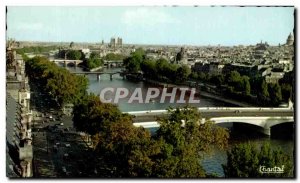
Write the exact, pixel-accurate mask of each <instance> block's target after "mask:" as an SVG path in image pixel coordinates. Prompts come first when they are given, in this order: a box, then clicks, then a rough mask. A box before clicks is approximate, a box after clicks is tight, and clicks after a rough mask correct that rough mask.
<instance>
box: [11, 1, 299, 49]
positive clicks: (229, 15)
mask: <svg viewBox="0 0 300 183" xmlns="http://www.w3.org/2000/svg"><path fill="white" fill-rule="evenodd" d="M7 9H8V11H7V32H6V35H7V37H8V38H14V39H16V40H17V41H32V42H71V41H73V42H80V43H101V41H102V40H104V41H105V43H108V42H109V41H110V38H111V37H121V38H123V42H124V44H140V45H174V46H176V45H190V46H209V45H210V46H217V45H220V46H238V45H245V46H247V45H255V44H257V43H258V42H261V41H262V42H268V43H269V44H270V45H278V44H279V43H280V44H284V43H285V41H286V39H287V37H288V35H289V34H290V33H293V29H294V7H220V6H218V7H204V6H200V7H186V6H179V7H162V6H156V7H155V6H150V7H142V6H137V7H22V6H18V7H7Z"/></svg>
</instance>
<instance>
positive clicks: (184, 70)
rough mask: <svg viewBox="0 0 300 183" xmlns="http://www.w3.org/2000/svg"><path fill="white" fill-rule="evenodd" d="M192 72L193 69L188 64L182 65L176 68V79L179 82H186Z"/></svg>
mask: <svg viewBox="0 0 300 183" xmlns="http://www.w3.org/2000/svg"><path fill="white" fill-rule="evenodd" d="M190 74H191V69H190V68H189V67H188V66H187V65H182V66H180V67H178V68H177V70H176V75H175V78H176V81H177V82H178V83H181V82H184V81H186V80H187V79H188V77H189V75H190Z"/></svg>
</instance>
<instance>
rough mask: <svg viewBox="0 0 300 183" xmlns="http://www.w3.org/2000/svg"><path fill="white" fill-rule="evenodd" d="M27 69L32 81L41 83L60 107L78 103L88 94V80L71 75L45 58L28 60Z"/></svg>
mask: <svg viewBox="0 0 300 183" xmlns="http://www.w3.org/2000/svg"><path fill="white" fill-rule="evenodd" d="M25 69H26V74H27V75H28V76H29V77H30V79H32V80H34V81H36V82H38V83H40V84H41V86H42V88H43V90H44V92H45V93H48V94H49V96H50V97H52V98H53V99H55V100H56V101H57V103H58V105H59V106H60V107H63V105H64V104H67V103H77V102H79V101H80V100H81V99H82V98H83V97H84V95H85V94H86V89H87V86H88V80H87V79H86V78H84V77H83V76H76V75H74V74H71V73H70V72H69V71H67V70H65V69H63V68H60V67H58V66H57V65H56V64H54V63H52V62H50V61H49V60H48V59H46V58H44V57H34V58H32V59H29V60H27V61H26V68H25Z"/></svg>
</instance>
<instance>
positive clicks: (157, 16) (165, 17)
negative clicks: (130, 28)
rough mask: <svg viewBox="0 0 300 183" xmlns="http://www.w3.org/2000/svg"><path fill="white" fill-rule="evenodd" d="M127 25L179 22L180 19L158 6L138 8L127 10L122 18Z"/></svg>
mask: <svg viewBox="0 0 300 183" xmlns="http://www.w3.org/2000/svg"><path fill="white" fill-rule="evenodd" d="M121 21H122V23H124V24H126V25H139V26H141V25H145V26H154V25H157V24H166V23H178V22H179V21H178V20H177V19H175V18H173V17H172V16H170V15H169V14H167V13H166V12H163V11H160V10H159V9H156V8H153V9H151V8H136V9H135V10H128V11H126V12H125V13H124V14H123V16H122V19H121Z"/></svg>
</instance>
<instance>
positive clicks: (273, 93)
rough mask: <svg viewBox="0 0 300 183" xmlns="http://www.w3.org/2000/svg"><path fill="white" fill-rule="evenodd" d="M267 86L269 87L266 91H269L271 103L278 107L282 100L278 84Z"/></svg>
mask: <svg viewBox="0 0 300 183" xmlns="http://www.w3.org/2000/svg"><path fill="white" fill-rule="evenodd" d="M268 86H269V87H268V91H269V94H270V99H271V102H272V103H273V104H274V105H278V104H279V103H280V102H281V100H282V94H281V87H280V85H279V84H278V83H275V84H273V83H270V84H269V85H268Z"/></svg>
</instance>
